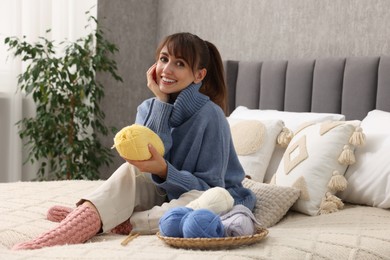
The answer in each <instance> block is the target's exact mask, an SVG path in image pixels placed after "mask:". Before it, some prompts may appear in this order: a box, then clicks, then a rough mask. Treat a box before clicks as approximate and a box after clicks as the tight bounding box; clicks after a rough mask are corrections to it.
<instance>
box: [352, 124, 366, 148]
mask: <svg viewBox="0 0 390 260" xmlns="http://www.w3.org/2000/svg"><path fill="white" fill-rule="evenodd" d="M365 140H366V136H365V134H364V133H363V130H362V128H361V127H360V126H358V127H356V129H355V132H353V134H352V135H351V137H350V138H349V143H350V144H352V145H354V146H361V145H363V144H364V143H365Z"/></svg>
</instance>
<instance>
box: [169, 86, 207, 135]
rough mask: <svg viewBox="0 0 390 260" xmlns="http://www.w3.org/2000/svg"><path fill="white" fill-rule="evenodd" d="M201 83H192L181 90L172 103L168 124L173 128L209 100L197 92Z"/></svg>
mask: <svg viewBox="0 0 390 260" xmlns="http://www.w3.org/2000/svg"><path fill="white" fill-rule="evenodd" d="M201 86H202V83H197V84H195V83H192V84H191V85H189V86H188V87H187V88H185V89H183V90H182V91H181V92H180V94H179V95H178V96H177V98H176V100H175V102H174V103H173V110H172V114H171V117H170V119H169V123H170V124H171V126H173V127H178V126H180V125H181V124H183V123H184V122H185V121H186V120H187V119H188V118H190V117H191V116H192V115H194V114H195V113H196V112H197V111H199V109H200V108H201V107H202V106H203V105H204V104H206V103H207V101H209V100H210V98H209V97H208V96H206V95H203V94H202V93H200V92H199V89H200V87H201Z"/></svg>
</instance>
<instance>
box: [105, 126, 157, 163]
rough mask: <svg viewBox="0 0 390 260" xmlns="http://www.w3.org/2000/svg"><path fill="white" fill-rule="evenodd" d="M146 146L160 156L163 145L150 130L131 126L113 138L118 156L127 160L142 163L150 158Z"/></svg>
mask: <svg viewBox="0 0 390 260" xmlns="http://www.w3.org/2000/svg"><path fill="white" fill-rule="evenodd" d="M148 144H151V145H153V147H154V148H156V150H157V151H158V153H159V154H161V156H163V155H164V144H163V142H162V140H161V138H160V137H159V136H158V135H157V134H156V133H155V132H153V131H152V130H151V129H150V128H148V127H146V126H143V125H137V124H133V125H131V126H126V127H124V128H122V129H121V130H120V131H119V132H118V133H117V134H116V135H115V137H114V145H113V147H112V148H116V150H117V151H118V153H119V154H120V156H122V157H123V158H125V159H128V160H136V161H143V160H148V159H150V158H151V157H152V154H151V153H150V152H149V148H148Z"/></svg>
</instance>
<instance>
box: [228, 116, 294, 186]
mask: <svg viewBox="0 0 390 260" xmlns="http://www.w3.org/2000/svg"><path fill="white" fill-rule="evenodd" d="M228 122H229V124H230V130H231V133H232V140H233V145H234V148H235V150H236V153H237V155H238V159H239V161H240V163H241V165H242V167H243V168H244V171H245V174H246V175H247V176H248V177H250V178H251V179H253V180H256V181H259V182H263V179H264V175H265V172H266V170H267V167H268V164H269V161H270V159H271V156H272V153H273V151H274V149H275V146H276V145H279V146H284V147H287V145H288V144H289V142H290V140H291V139H292V132H291V131H290V130H289V129H287V128H286V127H284V123H283V121H282V120H246V119H238V118H228Z"/></svg>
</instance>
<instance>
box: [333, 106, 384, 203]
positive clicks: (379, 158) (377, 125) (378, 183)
mask: <svg viewBox="0 0 390 260" xmlns="http://www.w3.org/2000/svg"><path fill="white" fill-rule="evenodd" d="M361 127H362V128H363V130H364V133H365V135H366V144H365V145H364V146H363V147H358V148H357V149H356V151H355V156H356V163H355V164H354V165H351V166H350V167H349V168H348V170H347V172H346V174H345V177H346V179H347V180H348V187H347V189H346V190H345V191H343V192H341V193H340V194H339V196H340V197H341V198H342V199H343V200H345V201H347V202H350V203H357V204H365V205H369V206H374V207H380V208H390V160H389V154H390V130H389V129H390V113H389V112H384V111H381V110H373V111H370V112H369V113H368V114H367V116H366V117H365V118H364V119H363V120H362V124H361Z"/></svg>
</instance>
